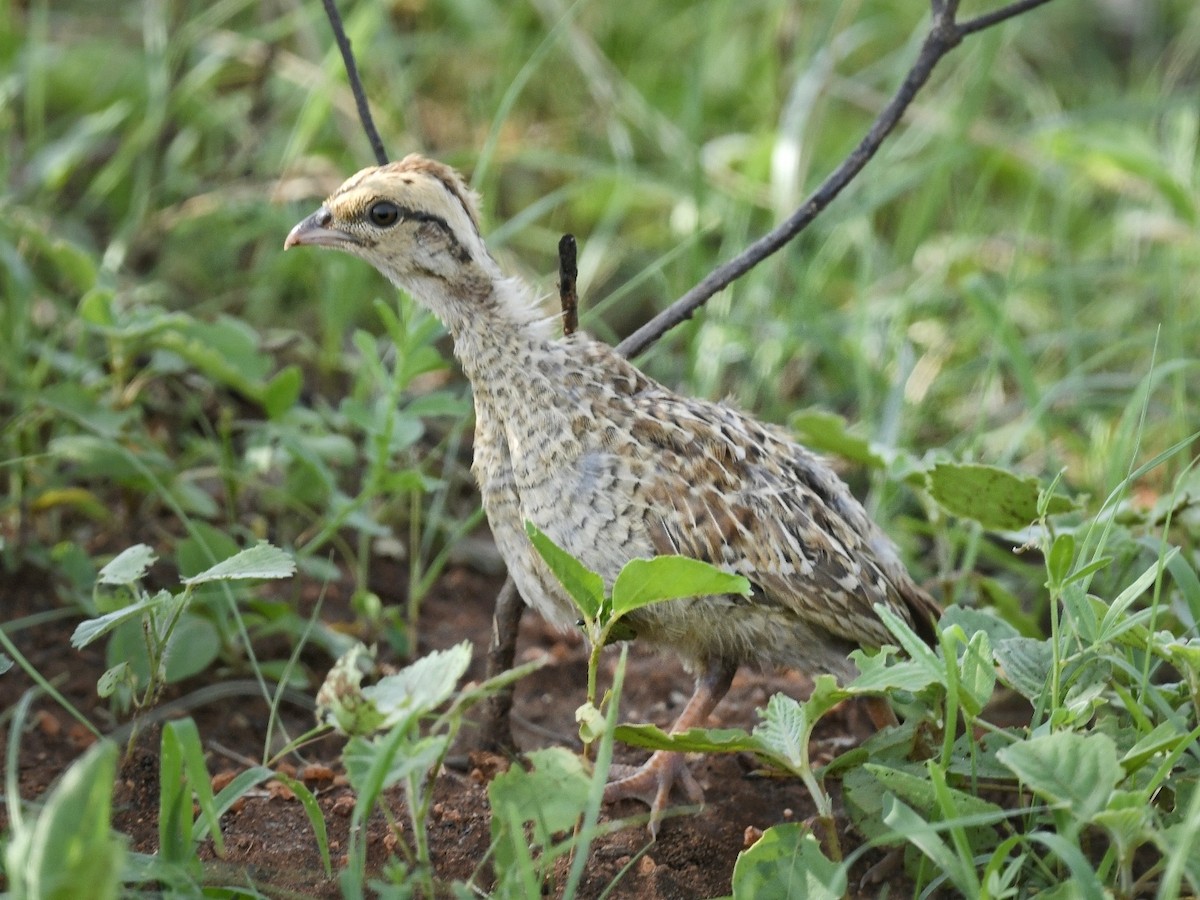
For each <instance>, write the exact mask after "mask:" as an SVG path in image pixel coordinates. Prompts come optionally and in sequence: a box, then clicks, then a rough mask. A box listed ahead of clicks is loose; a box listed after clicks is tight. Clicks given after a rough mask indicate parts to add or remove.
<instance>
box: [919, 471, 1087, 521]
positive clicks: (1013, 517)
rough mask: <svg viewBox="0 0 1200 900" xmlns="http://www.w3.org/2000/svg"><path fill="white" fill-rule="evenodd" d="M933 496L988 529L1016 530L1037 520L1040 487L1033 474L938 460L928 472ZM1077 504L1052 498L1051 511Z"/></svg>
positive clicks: (1055, 512)
mask: <svg viewBox="0 0 1200 900" xmlns="http://www.w3.org/2000/svg"><path fill="white" fill-rule="evenodd" d="M927 484H928V487H929V493H930V495H931V496H932V497H933V498H934V499H935V500H936V501H937V502H938V503H940V504H941V505H942V506H943V507H944V508H945V509H946V510H947V511H948V512H951V513H953V514H954V515H956V516H962V517H963V518H967V519H974V520H975V521H976V522H978V523H979V524H981V525H983V527H985V528H990V529H993V530H996V531H1016V530H1019V529H1021V528H1025V527H1026V526H1027V525H1029V524H1030V523H1031V522H1035V521H1037V519H1038V497H1039V495H1040V493H1041V487H1040V486H1039V484H1038V480H1037V479H1036V478H1033V477H1031V476H1026V477H1022V476H1020V475H1014V474H1013V473H1012V472H1008V471H1006V470H1004V469H999V468H996V467H995V466H985V465H980V464H977V463H938V464H937V465H935V466H934V467H933V468H932V469H931V470H930V471H929V473H928V480H927ZM1074 508H1075V503H1074V502H1073V501H1071V500H1069V499H1068V498H1066V497H1059V496H1054V497H1051V498H1050V502H1049V506H1048V509H1047V511H1048V513H1049V514H1051V515H1054V514H1057V513H1064V512H1069V511H1071V510H1072V509H1074Z"/></svg>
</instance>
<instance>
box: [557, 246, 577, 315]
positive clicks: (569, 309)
mask: <svg viewBox="0 0 1200 900" xmlns="http://www.w3.org/2000/svg"><path fill="white" fill-rule="evenodd" d="M575 253H576V246H575V235H573V234H564V235H563V236H562V237H561V238H560V239H559V241H558V302H559V304H560V305H561V306H562V320H563V334H574V333H575V332H576V331H577V330H578V329H579V295H578V294H577V293H576V290H575V282H576V280H577V279H578V277H579V268H578V266H577V265H576V264H575Z"/></svg>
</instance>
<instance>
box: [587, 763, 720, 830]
mask: <svg viewBox="0 0 1200 900" xmlns="http://www.w3.org/2000/svg"><path fill="white" fill-rule="evenodd" d="M625 773H628V774H625ZM610 775H615V776H616V777H615V778H614V779H613V780H612V781H609V783H608V786H607V787H605V789H604V802H605V803H614V802H616V801H618V800H640V801H641V802H642V803H645V804H646V805H647V806H649V807H650V823H649V829H650V838H651V839H652V840H653V839H656V838H657V837H658V826H659V824H660V823H661V822H662V818H663V813H664V812H665V811H666V808H667V801H668V800H669V799H670V797H671V790H672V788H674V787H676V786H678V787H679V788H681V789H682V790H683V793H684V794H685V795H686V796H687V799H688V800H689V801H690V802H691V803H694V804H696V805H700V804H702V803H704V789H703V788H702V787H700V783H699V782H698V781H696V777H695V776H694V775H693V774H692V773H691V771H690V770H689V769H688V767H687V764H686V763H685V762H684V759H683V754H682V753H673V752H669V751H666V750H659V751H657V752H656V753H654V754H653V755H652V756H651V757H650V758H649V759H648V760H646V762H645V763H644V764H643V765H642V766H641V767H638V768H634V767H633V766H620V765H615V766H613V767H612V769H611V770H610Z"/></svg>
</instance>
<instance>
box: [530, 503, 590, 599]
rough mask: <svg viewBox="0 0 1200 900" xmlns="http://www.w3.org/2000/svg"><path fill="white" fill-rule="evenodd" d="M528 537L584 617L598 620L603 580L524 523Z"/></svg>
mask: <svg viewBox="0 0 1200 900" xmlns="http://www.w3.org/2000/svg"><path fill="white" fill-rule="evenodd" d="M525 533H526V534H528V535H529V540H531V541H532V542H533V546H534V549H536V550H537V552H538V553H539V554H540V555H541V557H542V559H543V560H544V561H545V563H546V565H547V566H549V567H550V571H551V572H553V573H554V577H555V578H557V579H558V580H559V582H560V583H561V584H562V586H563V588H564V589H565V590H566V592H567V593H568V594H570V595H571V598H572V599H573V600H574V601H575V603H576V604H577V605H578V606H579V608H580V609H581V610H582V611H583V614H584V615H585V616H587V617H588V618H589V619H594V618H596V614H597V613H598V612H599V611H600V604H601V603H603V602H604V581H603V580H602V579H601V578H600V576H599V575H597V574H596V573H595V572H593V571H592V570H591V569H589V568H587V566H585V565H584V564H583V563H581V562H580V561H579V560H577V559H576V558H575V557H573V556H572V555H571V554H570V553H568V552H567V551H566V550H564V549H562V548H561V547H559V546H558V544H556V543H554V541H552V540H550V538H548V537H546V535H544V534H542V532H540V531H538V529H537V526H535V525H534V524H533V523H532V522H526V523H525Z"/></svg>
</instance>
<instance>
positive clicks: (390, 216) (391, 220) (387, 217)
mask: <svg viewBox="0 0 1200 900" xmlns="http://www.w3.org/2000/svg"><path fill="white" fill-rule="evenodd" d="M367 217H368V218H369V219H370V220H371V223H372V224H374V225H378V226H379V227H380V228H390V227H391V226H393V225H395V224H396V223H397V222H399V221H400V208H399V207H398V206H396V204H395V203H392V202H391V201H390V200H380V201H379V202H378V203H373V204H372V205H371V208H370V209H368V210H367Z"/></svg>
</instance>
